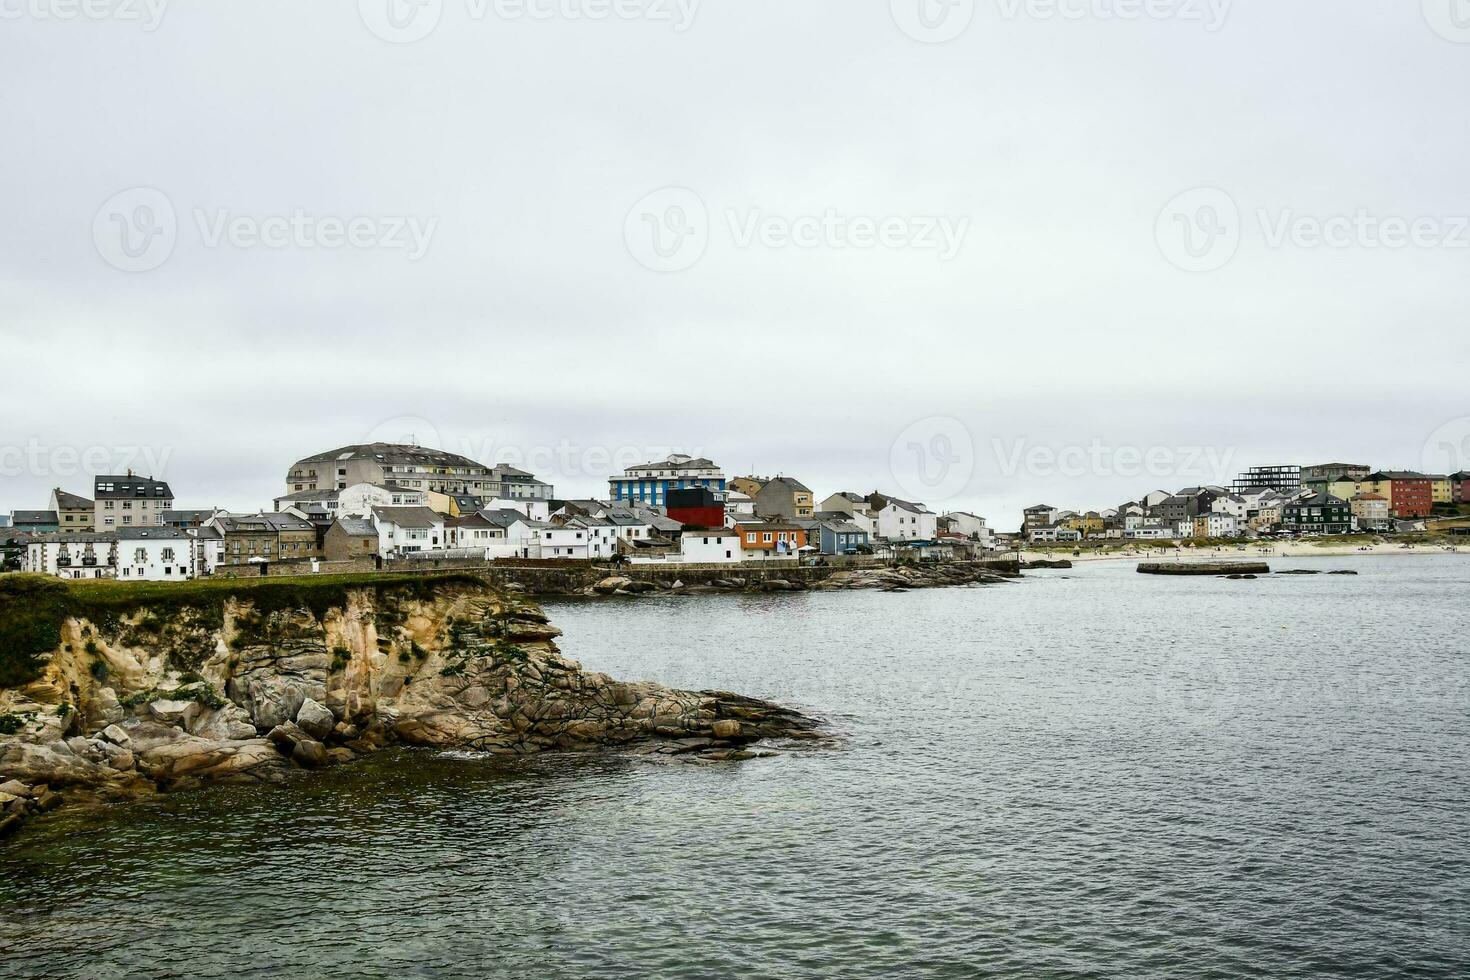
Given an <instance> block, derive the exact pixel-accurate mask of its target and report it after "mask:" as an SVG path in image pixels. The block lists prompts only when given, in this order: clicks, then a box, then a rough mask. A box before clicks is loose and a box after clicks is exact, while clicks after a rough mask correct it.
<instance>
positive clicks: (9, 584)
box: [0, 575, 68, 687]
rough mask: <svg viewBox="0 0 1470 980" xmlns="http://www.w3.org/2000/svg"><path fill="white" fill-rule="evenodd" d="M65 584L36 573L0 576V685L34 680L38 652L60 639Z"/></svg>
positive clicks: (65, 596)
mask: <svg viewBox="0 0 1470 980" xmlns="http://www.w3.org/2000/svg"><path fill="white" fill-rule="evenodd" d="M67 600H68V597H67V594H66V587H65V586H64V585H62V584H61V582H60V581H59V580H57V579H54V578H46V577H44V576H40V575H4V576H0V687H16V686H18V685H21V684H25V683H26V682H28V681H32V680H35V678H36V675H37V674H39V673H40V670H41V661H40V659H39V657H40V655H41V654H43V653H45V652H46V651H48V650H54V649H56V645H57V644H58V643H60V642H61V621H62V620H63V619H65V618H66V609H67Z"/></svg>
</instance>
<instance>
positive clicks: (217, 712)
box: [187, 701, 256, 742]
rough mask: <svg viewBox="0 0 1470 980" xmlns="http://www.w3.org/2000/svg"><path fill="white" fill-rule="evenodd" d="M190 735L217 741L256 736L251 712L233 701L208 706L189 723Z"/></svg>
mask: <svg viewBox="0 0 1470 980" xmlns="http://www.w3.org/2000/svg"><path fill="white" fill-rule="evenodd" d="M187 727H188V731H189V734H190V735H198V736H199V737H200V738H207V739H211V740H213V741H216V742H231V741H238V740H242V739H249V738H255V736H256V731H255V725H254V723H252V722H251V720H250V713H249V712H248V711H246V710H245V709H244V708H242V707H240V706H239V705H238V704H235V703H234V702H232V701H227V702H225V706H224V707H222V708H206V709H204V710H202V711H200V712H199V713H198V714H197V715H195V716H194V718H193V719H192V720H190V722H189V724H188V726H187Z"/></svg>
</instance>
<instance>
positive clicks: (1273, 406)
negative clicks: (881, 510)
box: [0, 0, 1470, 528]
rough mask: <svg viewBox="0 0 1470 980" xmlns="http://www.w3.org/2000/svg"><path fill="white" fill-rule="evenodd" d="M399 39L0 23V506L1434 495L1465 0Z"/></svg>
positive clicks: (1461, 229)
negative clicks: (142, 499)
mask: <svg viewBox="0 0 1470 980" xmlns="http://www.w3.org/2000/svg"><path fill="white" fill-rule="evenodd" d="M419 2H420V6H413V5H412V4H411V3H409V2H408V0H362V2H361V3H355V2H350V0H337V2H320V3H303V2H299V0H298V2H292V3H287V2H273V0H252V2H251V3H249V4H243V3H241V4H191V5H184V4H178V5H177V6H176V7H175V6H164V5H163V0H150V2H145V0H86V5H85V6H83V4H82V0H0V13H3V15H4V20H3V22H0V82H3V89H0V90H3V93H4V94H3V95H0V132H3V133H4V135H5V144H6V152H5V153H3V154H0V200H3V209H4V213H3V219H4V227H5V234H4V235H3V237H0V249H3V254H0V323H3V327H4V343H5V353H6V358H5V361H6V364H7V366H8V367H9V369H10V370H9V372H8V376H7V380H6V384H5V388H4V394H3V396H0V397H3V399H4V401H3V406H0V407H3V413H0V419H3V431H0V466H3V475H0V509H3V510H7V511H8V510H10V509H11V508H39V507H42V506H44V502H45V497H46V494H47V492H48V491H49V489H50V488H51V487H52V486H54V485H57V484H60V485H61V486H63V487H66V488H68V489H71V490H73V491H75V492H80V493H88V494H89V493H90V492H91V490H90V488H91V475H92V472H91V471H92V469H94V468H100V469H104V470H111V469H118V468H124V467H125V466H126V465H128V464H131V465H132V467H133V468H134V469H136V470H139V471H147V470H150V469H154V470H158V471H159V473H160V475H162V476H163V477H165V478H167V479H168V480H169V481H170V482H171V483H172V486H173V488H174V491H175V493H176V495H177V499H178V504H179V506H200V507H205V506H211V505H219V506H226V507H230V508H235V509H241V508H255V507H266V508H269V506H270V500H271V498H272V497H273V496H275V495H277V494H279V493H281V492H282V491H283V486H284V477H285V472H286V470H287V468H288V466H289V465H290V464H291V462H293V461H294V460H296V459H297V458H299V457H302V456H304V455H307V454H310V453H313V452H318V451H322V450H325V449H329V448H334V447H337V446H340V445H344V444H350V443H356V442H361V441H365V440H368V439H370V438H374V437H378V438H390V439H392V438H400V437H404V436H408V435H410V434H411V435H412V436H413V437H414V438H416V439H418V440H419V441H420V442H423V443H437V444H439V445H442V446H443V447H444V448H448V449H453V450H456V451H461V452H467V453H468V454H470V455H476V456H478V458H481V459H482V460H483V461H485V462H487V463H493V462H496V461H498V460H501V459H507V460H511V461H523V460H529V461H530V462H532V463H533V464H539V465H533V468H536V469H537V471H538V475H540V476H542V477H543V478H545V479H547V480H550V481H552V482H554V483H555V484H556V485H557V488H558V490H559V491H560V492H562V493H563V494H565V495H568V496H572V495H586V494H591V493H605V492H606V477H607V473H608V470H609V469H610V468H612V467H613V466H614V464H616V467H617V468H621V466H623V465H626V464H627V463H628V462H629V461H630V460H631V459H632V458H633V457H638V456H643V455H652V454H654V453H659V454H661V453H662V452H665V451H667V450H669V449H671V448H681V449H684V450H687V451H690V452H698V453H702V454H706V455H709V456H711V457H712V458H714V459H715V460H716V461H717V462H719V463H720V464H722V465H723V466H724V467H725V468H726V470H727V471H728V472H730V473H732V474H733V473H736V472H743V471H747V470H749V469H750V468H752V467H754V469H755V470H756V471H758V472H763V473H776V472H784V473H787V474H790V475H795V476H797V477H799V478H801V479H803V480H804V481H805V482H807V483H808V484H809V485H810V486H811V487H812V488H813V489H814V490H815V491H817V493H818V494H819V495H825V494H827V493H829V492H832V491H834V490H839V489H852V490H858V491H863V492H866V491H868V490H871V489H874V488H878V489H883V490H888V491H890V492H894V493H897V494H900V495H907V496H912V497H920V498H923V499H925V500H927V501H928V502H929V503H930V504H931V505H932V506H935V507H936V508H938V507H943V506H949V507H954V508H964V509H970V510H975V511H978V512H980V513H982V514H985V515H987V516H989V517H991V520H992V523H993V524H995V525H996V526H999V527H1002V528H1006V527H1011V526H1014V525H1016V524H1017V523H1019V519H1020V515H1019V510H1020V508H1021V507H1022V506H1025V505H1027V504H1031V503H1036V502H1039V501H1045V502H1048V503H1051V504H1055V505H1058V506H1068V507H1076V508H1079V509H1085V508H1090V507H1102V506H1107V505H1109V504H1115V503H1117V502H1119V501H1121V500H1123V499H1126V498H1129V497H1134V496H1137V495H1138V494H1139V493H1141V492H1143V491H1146V490H1149V489H1152V488H1155V487H1166V488H1174V487H1178V486H1183V485H1188V484H1193V483H1200V482H1218V481H1221V480H1228V479H1229V478H1230V477H1231V476H1232V475H1233V474H1234V472H1235V471H1236V470H1238V469H1240V468H1242V467H1244V466H1246V465H1250V464H1254V463H1275V462H1300V463H1309V462H1323V461H1336V460H1344V461H1354V462H1357V461H1361V462H1364V463H1369V464H1373V465H1377V466H1384V467H1390V466H1392V467H1406V468H1407V467H1411V468H1422V467H1429V468H1432V469H1449V468H1451V465H1450V464H1454V463H1458V465H1459V466H1462V467H1463V466H1467V465H1470V459H1465V458H1464V457H1465V454H1466V453H1467V451H1470V419H1467V416H1470V397H1467V390H1470V385H1467V381H1466V378H1467V372H1466V368H1467V364H1470V329H1467V316H1466V309H1467V299H1470V228H1467V227H1466V218H1465V216H1467V215H1470V180H1467V179H1466V173H1467V162H1470V113H1467V112H1466V109H1465V97H1466V93H1467V92H1470V9H1462V10H1459V11H1456V10H1455V9H1454V7H1453V4H1454V3H1456V2H1459V0H1424V3H1423V8H1422V9H1421V6H1420V3H1419V2H1418V0H1412V2H1411V0H1402V2H1394V3H1387V4H1386V3H1381V2H1372V0H1293V2H1291V3H1281V2H1278V0H1252V2H1236V3H1233V4H1232V3H1225V2H1224V0H1213V3H1211V2H1210V0H1148V2H1147V3H1144V2H1143V0H1059V3H1058V2H1051V3H1048V2H1047V0H1031V2H1025V0H988V2H987V0H975V2H973V3H971V2H969V0H951V3H949V4H948V5H946V4H945V3H943V2H941V0H893V2H892V3H891V4H890V3H888V2H881V0H871V2H867V3H860V4H859V3H853V2H851V0H738V2H734V0H705V2H703V3H695V2H694V0H583V2H581V3H577V2H573V0H501V2H500V3H498V4H497V3H495V2H492V0H484V2H481V0H419ZM921 4H923V6H921ZM390 5H391V6H390ZM1462 6H1467V7H1470V5H1464V4H1462ZM1456 13H1458V14H1459V15H1460V16H1459V18H1458V19H1456V17H1455V16H1454V15H1455V14H1456ZM598 15H601V16H598ZM1462 24H1463V25H1464V26H1461V25H1462ZM1446 446H1453V447H1455V448H1454V449H1453V450H1448V449H1445V448H1444V447H1446ZM1426 450H1427V452H1426Z"/></svg>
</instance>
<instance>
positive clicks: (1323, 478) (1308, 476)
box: [1302, 463, 1373, 493]
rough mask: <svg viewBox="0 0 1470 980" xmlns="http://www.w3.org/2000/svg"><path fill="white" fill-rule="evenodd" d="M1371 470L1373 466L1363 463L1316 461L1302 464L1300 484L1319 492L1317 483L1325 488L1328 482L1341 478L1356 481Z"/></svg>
mask: <svg viewBox="0 0 1470 980" xmlns="http://www.w3.org/2000/svg"><path fill="white" fill-rule="evenodd" d="M1371 472H1373V467H1371V466H1368V465H1366V464H1364V463H1318V464H1316V465H1315V466H1303V467H1302V486H1306V487H1311V488H1312V489H1313V490H1316V491H1317V492H1319V493H1320V492H1322V491H1321V490H1320V489H1319V488H1318V487H1317V484H1321V486H1322V487H1323V488H1325V487H1326V486H1327V485H1328V484H1330V483H1334V482H1336V481H1338V480H1343V479H1348V480H1352V481H1353V482H1357V481H1358V480H1361V479H1362V478H1363V477H1365V476H1367V475H1368V474H1369V473H1371Z"/></svg>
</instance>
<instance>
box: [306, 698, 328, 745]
mask: <svg viewBox="0 0 1470 980" xmlns="http://www.w3.org/2000/svg"><path fill="white" fill-rule="evenodd" d="M296 724H297V726H298V727H299V728H301V730H302V731H304V732H306V733H307V734H308V735H310V736H311V737H312V738H314V739H316V740H317V741H319V742H320V741H324V740H325V739H326V737H327V736H328V735H330V734H331V733H332V728H333V727H334V726H335V725H336V724H337V719H336V717H335V716H333V714H332V713H331V712H330V711H328V710H327V709H326V708H325V707H324V706H322V705H320V704H318V703H317V702H315V701H313V700H312V699H311V698H307V699H306V700H305V701H303V702H301V708H300V710H298V711H297V712H296Z"/></svg>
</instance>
